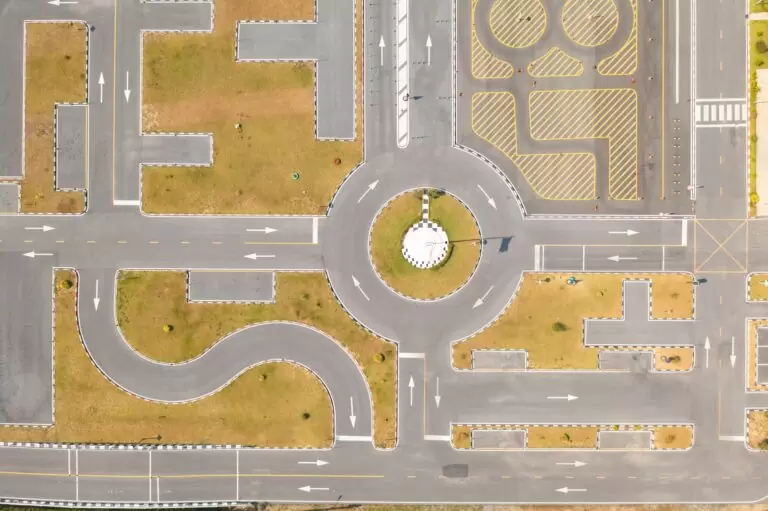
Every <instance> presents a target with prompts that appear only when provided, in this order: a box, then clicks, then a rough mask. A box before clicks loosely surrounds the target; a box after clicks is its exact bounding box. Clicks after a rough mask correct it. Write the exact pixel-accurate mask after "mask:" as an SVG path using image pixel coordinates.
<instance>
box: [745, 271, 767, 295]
mask: <svg viewBox="0 0 768 511" xmlns="http://www.w3.org/2000/svg"><path fill="white" fill-rule="evenodd" d="M764 282H766V283H768V273H754V274H752V275H750V276H749V281H748V282H747V296H748V298H749V299H750V300H768V286H766V285H765V284H763V283H764Z"/></svg>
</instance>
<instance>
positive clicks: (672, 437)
mask: <svg viewBox="0 0 768 511" xmlns="http://www.w3.org/2000/svg"><path fill="white" fill-rule="evenodd" d="M675 438H677V436H675V435H673V434H671V433H670V434H669V435H667V436H665V437H664V441H665V442H667V443H668V444H671V443H672V442H674V441H675Z"/></svg>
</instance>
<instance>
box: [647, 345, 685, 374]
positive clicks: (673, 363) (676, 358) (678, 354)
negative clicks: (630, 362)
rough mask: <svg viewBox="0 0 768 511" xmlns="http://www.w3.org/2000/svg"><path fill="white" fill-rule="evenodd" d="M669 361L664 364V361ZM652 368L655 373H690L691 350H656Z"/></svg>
mask: <svg viewBox="0 0 768 511" xmlns="http://www.w3.org/2000/svg"><path fill="white" fill-rule="evenodd" d="M665 358H667V359H669V362H665V361H664V359H665ZM653 367H654V368H655V369H656V370H657V371H690V370H691V369H693V348H656V349H654V350H653Z"/></svg>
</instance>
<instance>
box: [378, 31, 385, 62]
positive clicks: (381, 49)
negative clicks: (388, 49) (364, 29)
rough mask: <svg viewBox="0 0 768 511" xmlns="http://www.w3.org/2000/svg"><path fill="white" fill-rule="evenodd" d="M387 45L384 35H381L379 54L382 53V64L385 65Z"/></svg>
mask: <svg viewBox="0 0 768 511" xmlns="http://www.w3.org/2000/svg"><path fill="white" fill-rule="evenodd" d="M385 46H386V43H385V42H384V36H381V39H379V54H380V55H381V66H382V67H384V47H385Z"/></svg>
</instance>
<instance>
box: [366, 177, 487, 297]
mask: <svg viewBox="0 0 768 511" xmlns="http://www.w3.org/2000/svg"><path fill="white" fill-rule="evenodd" d="M434 191H435V190H433V192H434ZM422 194H423V191H422V190H415V191H412V192H407V193H404V194H402V195H400V196H399V197H397V198H395V199H393V200H392V201H391V202H390V203H389V204H387V205H386V207H385V208H384V210H383V211H382V212H381V214H380V215H379V216H378V218H377V219H376V222H375V223H374V224H373V228H372V229H371V259H372V261H373V264H374V267H375V268H376V272H377V273H378V274H379V276H380V277H381V279H382V280H383V281H384V282H386V283H387V285H388V286H390V287H391V288H392V289H394V290H395V291H397V292H399V293H402V294H404V295H406V296H410V297H412V298H420V299H424V300H432V299H436V298H440V297H442V296H445V295H448V294H450V293H452V292H454V291H455V290H457V289H458V288H460V287H461V286H462V285H464V283H466V282H467V280H469V278H470V277H471V276H472V272H474V270H475V267H476V266H477V263H478V261H479V260H480V229H479V228H478V227H477V222H475V218H474V217H473V216H472V213H470V211H469V210H468V209H467V208H466V207H465V206H464V205H463V204H462V203H461V202H459V201H458V200H457V199H456V198H454V197H453V196H451V195H449V194H444V195H438V194H434V196H433V197H432V198H431V199H430V203H429V217H430V220H432V221H433V222H437V223H438V224H439V225H440V226H442V227H443V229H445V232H446V233H447V234H448V240H449V242H450V247H449V252H448V255H447V256H446V259H444V260H443V262H442V263H440V264H438V265H436V266H435V267H433V268H430V269H428V270H422V269H419V268H416V267H415V266H413V265H412V264H411V263H409V262H408V261H407V260H406V259H405V258H404V257H403V252H402V250H403V237H404V236H405V233H406V232H407V231H408V229H410V228H411V226H412V225H413V224H415V223H416V222H418V221H419V220H421V216H422V211H421V208H422Z"/></svg>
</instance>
